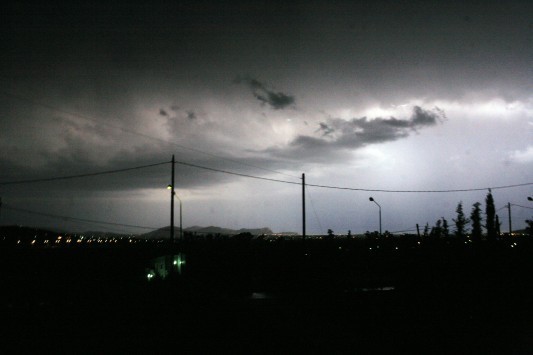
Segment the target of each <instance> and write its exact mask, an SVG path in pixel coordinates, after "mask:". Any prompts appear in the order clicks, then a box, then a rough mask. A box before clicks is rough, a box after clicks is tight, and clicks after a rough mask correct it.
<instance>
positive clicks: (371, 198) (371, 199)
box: [368, 197, 381, 236]
mask: <svg viewBox="0 0 533 355" xmlns="http://www.w3.org/2000/svg"><path fill="white" fill-rule="evenodd" d="M368 200H369V201H371V202H374V203H375V204H376V205H378V207H379V235H380V236H381V206H380V205H379V203H377V202H376V200H374V198H373V197H370V198H369V199H368Z"/></svg>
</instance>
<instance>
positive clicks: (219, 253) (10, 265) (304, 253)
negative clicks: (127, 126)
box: [0, 239, 533, 354]
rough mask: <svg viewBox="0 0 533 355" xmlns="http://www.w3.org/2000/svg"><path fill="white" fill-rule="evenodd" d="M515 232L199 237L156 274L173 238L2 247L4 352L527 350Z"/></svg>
mask: <svg viewBox="0 0 533 355" xmlns="http://www.w3.org/2000/svg"><path fill="white" fill-rule="evenodd" d="M516 241H518V243H517V245H516V246H513V247H511V244H512V243H514V242H515V240H513V241H512V242H511V241H502V242H498V243H495V244H493V245H492V244H487V243H482V244H480V245H471V244H468V245H465V246H463V244H459V243H451V244H450V243H447V242H435V243H422V244H421V245H418V244H417V243H416V241H401V240H390V241H358V242H349V241H315V242H310V243H307V244H306V245H305V246H303V245H302V244H301V243H289V242H279V243H278V242H275V243H271V242H264V241H261V242H259V241H255V242H254V241H252V242H250V241H231V240H230V241H210V242H209V241H202V242H194V243H188V244H183V245H180V246H177V247H173V248H177V249H179V250H180V251H182V252H184V253H185V254H186V255H187V263H186V267H185V268H184V272H183V274H182V275H176V276H175V277H172V279H170V280H169V279H167V280H165V281H161V280H152V281H150V282H148V281H147V279H146V277H145V276H146V274H145V266H146V264H147V262H148V260H149V259H150V258H151V257H152V256H156V255H160V254H161V253H163V254H164V253H165V252H166V251H168V250H167V249H165V247H158V248H154V247H142V248H141V247H135V248H126V247H121V248H55V249H54V248H48V249H31V248H13V247H5V248H2V250H1V254H0V256H1V280H0V281H1V285H0V287H1V288H0V293H1V298H0V302H1V303H0V312H1V313H0V315H1V322H2V325H3V329H4V330H3V331H2V336H1V337H0V339H1V340H0V353H27V352H28V351H33V352H37V353H54V354H60V353H125V352H128V353H131V352H133V353H163V352H165V353H166V352H168V351H171V352H173V353H179V352H185V353H198V354H205V353H290V354H294V353H362V354H365V353H383V352H386V353H422V354H426V353H431V354H438V353H443V354H530V353H533V317H532V316H533V313H532V310H533V307H532V302H533V297H532V296H533V278H532V271H533V246H532V244H531V243H530V242H529V241H528V240H518V239H516ZM378 245H379V246H380V248H377V246H378ZM370 248H372V249H370ZM396 248H398V249H396ZM177 249H176V250H177Z"/></svg>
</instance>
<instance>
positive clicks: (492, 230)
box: [485, 189, 496, 240]
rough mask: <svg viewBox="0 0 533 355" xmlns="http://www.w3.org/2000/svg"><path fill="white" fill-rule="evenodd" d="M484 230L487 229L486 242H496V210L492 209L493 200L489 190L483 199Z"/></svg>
mask: <svg viewBox="0 0 533 355" xmlns="http://www.w3.org/2000/svg"><path fill="white" fill-rule="evenodd" d="M485 216H486V219H485V228H486V229H487V240H496V222H495V216H496V208H495V207H494V198H493V197H492V192H491V191H490V189H489V192H488V193H487V197H485Z"/></svg>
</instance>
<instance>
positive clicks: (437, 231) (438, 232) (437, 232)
mask: <svg viewBox="0 0 533 355" xmlns="http://www.w3.org/2000/svg"><path fill="white" fill-rule="evenodd" d="M429 235H430V236H432V237H434V238H440V237H441V236H442V220H440V219H438V220H437V222H435V226H434V227H433V228H431V232H430V233H429Z"/></svg>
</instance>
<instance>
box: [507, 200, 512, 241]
mask: <svg viewBox="0 0 533 355" xmlns="http://www.w3.org/2000/svg"><path fill="white" fill-rule="evenodd" d="M507 208H508V209H509V237H510V236H512V234H513V229H512V228H511V202H507Z"/></svg>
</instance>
